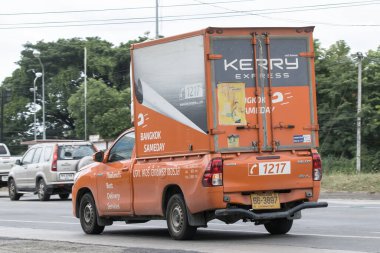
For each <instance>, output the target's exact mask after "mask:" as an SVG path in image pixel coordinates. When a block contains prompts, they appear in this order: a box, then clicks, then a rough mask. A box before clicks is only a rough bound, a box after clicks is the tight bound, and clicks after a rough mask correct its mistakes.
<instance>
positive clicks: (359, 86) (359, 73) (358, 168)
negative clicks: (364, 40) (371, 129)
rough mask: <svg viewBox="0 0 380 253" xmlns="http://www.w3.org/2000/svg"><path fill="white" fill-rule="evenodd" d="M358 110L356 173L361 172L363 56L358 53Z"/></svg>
mask: <svg viewBox="0 0 380 253" xmlns="http://www.w3.org/2000/svg"><path fill="white" fill-rule="evenodd" d="M356 55H357V57H358V108H357V116H356V117H357V118H356V171H357V172H358V173H360V170H361V115H360V112H361V111H362V60H363V54H362V53H361V52H358V53H357V54H356Z"/></svg>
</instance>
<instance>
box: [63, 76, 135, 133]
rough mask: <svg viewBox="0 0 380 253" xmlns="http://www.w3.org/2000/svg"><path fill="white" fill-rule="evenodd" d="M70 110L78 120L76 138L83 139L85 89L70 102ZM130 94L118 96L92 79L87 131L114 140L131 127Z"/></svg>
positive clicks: (100, 82)
mask: <svg viewBox="0 0 380 253" xmlns="http://www.w3.org/2000/svg"><path fill="white" fill-rule="evenodd" d="M68 104H69V106H68V110H69V112H70V115H71V116H72V118H73V119H74V120H75V124H76V131H75V132H76V136H77V137H78V138H81V137H83V136H84V85H83V84H82V85H81V87H80V88H79V89H78V90H77V92H76V93H74V94H73V95H72V96H71V97H70V99H69V101H68ZM129 105H130V90H129V88H127V89H125V90H123V91H121V92H119V91H118V90H117V89H115V88H112V87H109V86H107V85H106V84H105V83H104V81H102V80H95V79H89V81H88V91H87V131H88V134H90V135H95V134H99V135H100V136H102V137H103V138H106V139H112V138H115V137H116V136H117V135H118V134H120V133H121V132H122V131H123V130H125V129H126V128H129V127H130V126H131V119H130V108H129Z"/></svg>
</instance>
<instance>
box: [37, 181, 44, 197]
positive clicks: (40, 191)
mask: <svg viewBox="0 0 380 253" xmlns="http://www.w3.org/2000/svg"><path fill="white" fill-rule="evenodd" d="M44 190H45V185H44V183H43V182H42V181H41V182H40V184H39V187H38V195H39V196H40V198H43V197H44V195H45V194H44Z"/></svg>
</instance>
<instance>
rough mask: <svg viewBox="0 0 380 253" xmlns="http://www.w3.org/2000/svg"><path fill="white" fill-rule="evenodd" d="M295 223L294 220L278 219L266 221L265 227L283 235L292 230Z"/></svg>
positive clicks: (271, 231) (270, 231) (274, 233)
mask: <svg viewBox="0 0 380 253" xmlns="http://www.w3.org/2000/svg"><path fill="white" fill-rule="evenodd" d="M292 225H293V220H288V219H278V220H272V221H270V222H268V223H265V224H264V226H265V229H266V230H267V231H268V232H269V233H271V234H272V235H283V234H286V233H288V232H289V231H290V229H291V228H292Z"/></svg>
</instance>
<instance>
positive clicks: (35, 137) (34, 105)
mask: <svg viewBox="0 0 380 253" xmlns="http://www.w3.org/2000/svg"><path fill="white" fill-rule="evenodd" d="M35 75H36V77H35V78H34V82H33V113H34V125H33V130H34V141H37V123H36V121H37V120H36V114H37V108H36V81H37V79H38V78H40V77H41V76H42V73H40V72H37V73H35Z"/></svg>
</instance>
